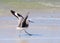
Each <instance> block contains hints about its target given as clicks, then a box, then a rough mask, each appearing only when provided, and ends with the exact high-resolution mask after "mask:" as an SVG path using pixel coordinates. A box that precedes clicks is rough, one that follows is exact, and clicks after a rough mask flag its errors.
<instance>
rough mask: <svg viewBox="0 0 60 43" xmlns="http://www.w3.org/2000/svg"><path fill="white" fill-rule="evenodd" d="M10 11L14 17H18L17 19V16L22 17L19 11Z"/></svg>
mask: <svg viewBox="0 0 60 43" xmlns="http://www.w3.org/2000/svg"><path fill="white" fill-rule="evenodd" d="M11 13H12V14H13V15H14V16H15V17H16V18H18V19H19V17H22V18H24V17H23V16H22V15H20V14H19V13H16V12H15V11H13V10H11Z"/></svg>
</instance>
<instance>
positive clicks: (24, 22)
mask: <svg viewBox="0 0 60 43" xmlns="http://www.w3.org/2000/svg"><path fill="white" fill-rule="evenodd" d="M11 13H12V14H13V15H14V16H15V17H16V18H17V19H18V27H17V29H18V30H19V31H22V30H24V32H25V33H27V34H28V35H29V36H31V35H32V34H30V33H28V32H27V31H26V28H28V26H29V22H33V21H30V20H28V19H27V18H28V14H29V12H28V13H27V15H26V17H23V16H22V15H20V14H19V13H16V12H15V11H13V10H11Z"/></svg>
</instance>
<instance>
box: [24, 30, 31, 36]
mask: <svg viewBox="0 0 60 43" xmlns="http://www.w3.org/2000/svg"><path fill="white" fill-rule="evenodd" d="M24 31H25V33H27V34H28V35H29V36H32V34H30V33H28V32H27V31H26V30H25V29H24Z"/></svg>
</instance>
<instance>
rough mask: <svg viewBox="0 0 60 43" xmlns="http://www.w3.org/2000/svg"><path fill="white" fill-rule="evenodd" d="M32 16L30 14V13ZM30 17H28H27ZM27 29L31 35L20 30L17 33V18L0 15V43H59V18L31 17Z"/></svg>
mask: <svg viewBox="0 0 60 43" xmlns="http://www.w3.org/2000/svg"><path fill="white" fill-rule="evenodd" d="M31 16H32V15H31ZM29 19H30V18H29ZM31 20H33V21H34V23H30V26H29V28H28V29H27V31H28V32H29V33H31V34H32V36H29V35H27V34H26V33H24V31H22V32H21V33H20V36H19V34H18V33H17V30H16V27H17V19H16V18H14V17H11V16H9V17H8V16H6V17H0V22H1V23H0V43H60V18H52V17H48V16H47V17H45V18H43V17H39V16H37V17H36V15H34V17H31Z"/></svg>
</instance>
